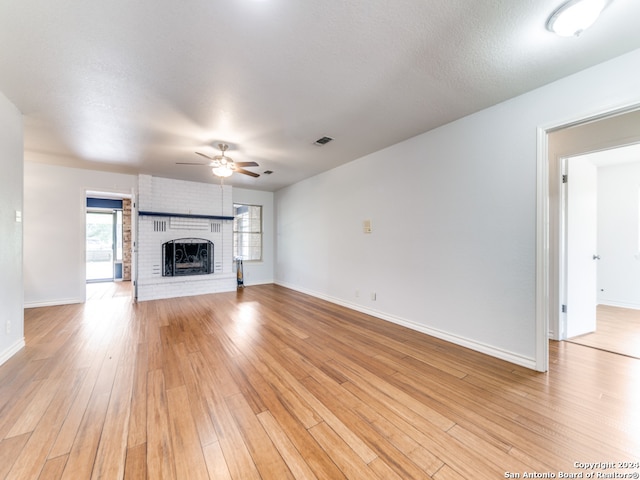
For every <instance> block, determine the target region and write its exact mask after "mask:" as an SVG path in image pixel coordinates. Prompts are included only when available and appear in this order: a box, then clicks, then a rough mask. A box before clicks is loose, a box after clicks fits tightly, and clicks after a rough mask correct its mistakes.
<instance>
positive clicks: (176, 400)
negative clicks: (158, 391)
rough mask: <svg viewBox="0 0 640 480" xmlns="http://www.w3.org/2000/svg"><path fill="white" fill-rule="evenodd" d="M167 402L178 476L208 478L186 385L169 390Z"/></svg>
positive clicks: (195, 479)
mask: <svg viewBox="0 0 640 480" xmlns="http://www.w3.org/2000/svg"><path fill="white" fill-rule="evenodd" d="M167 404H168V410H169V421H170V426H171V441H172V443H173V457H174V459H175V466H176V478H178V479H180V478H189V479H194V480H198V479H203V480H205V479H208V478H209V475H208V473H207V465H206V463H205V460H204V454H203V453H202V447H201V444H200V439H199V438H198V430H197V429H196V425H195V422H194V420H193V416H192V415H191V406H190V404H189V396H188V395H187V389H186V387H184V386H181V387H177V388H172V389H169V390H167Z"/></svg>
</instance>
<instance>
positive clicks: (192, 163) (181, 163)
mask: <svg viewBox="0 0 640 480" xmlns="http://www.w3.org/2000/svg"><path fill="white" fill-rule="evenodd" d="M176 165H200V166H202V167H206V166H207V165H209V164H208V163H196V162H176Z"/></svg>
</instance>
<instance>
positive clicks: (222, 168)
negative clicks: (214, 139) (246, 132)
mask: <svg viewBox="0 0 640 480" xmlns="http://www.w3.org/2000/svg"><path fill="white" fill-rule="evenodd" d="M218 148H219V149H220V155H216V156H215V157H210V156H209V155H205V154H204V153H200V152H196V154H197V155H200V156H201V157H204V158H206V159H207V160H210V163H209V164H208V166H210V167H211V172H212V173H213V174H214V175H215V176H216V177H220V178H227V177H230V176H231V175H232V174H233V173H234V172H235V173H242V174H244V175H248V176H250V177H259V176H260V175H259V174H258V173H254V172H250V171H249V170H245V169H244V168H243V167H259V165H258V164H257V163H256V162H234V161H233V159H232V158H231V157H227V156H226V155H225V153H224V152H226V151H227V150H228V149H229V145H227V144H226V143H219V144H218ZM177 163H178V164H179V165H205V164H203V163H192V162H177Z"/></svg>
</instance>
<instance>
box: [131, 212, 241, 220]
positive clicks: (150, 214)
mask: <svg viewBox="0 0 640 480" xmlns="http://www.w3.org/2000/svg"><path fill="white" fill-rule="evenodd" d="M138 215H139V216H141V217H177V218H206V219H208V220H233V217H227V216H224V215H197V214H196V215H194V214H191V213H169V212H148V211H142V210H141V211H139V212H138Z"/></svg>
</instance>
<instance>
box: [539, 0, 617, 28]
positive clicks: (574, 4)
mask: <svg viewBox="0 0 640 480" xmlns="http://www.w3.org/2000/svg"><path fill="white" fill-rule="evenodd" d="M607 3H609V0H569V1H568V2H565V3H563V4H562V5H561V6H560V7H559V8H558V9H557V10H556V11H555V12H553V15H551V17H549V20H547V29H548V30H549V31H551V32H553V33H555V34H557V35H560V36H561V37H573V36H576V37H577V36H578V35H580V34H581V33H582V32H583V31H585V30H586V29H587V28H589V27H590V26H591V25H593V24H594V23H595V21H596V20H597V19H598V17H599V16H600V13H602V10H604V7H606V6H607Z"/></svg>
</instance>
